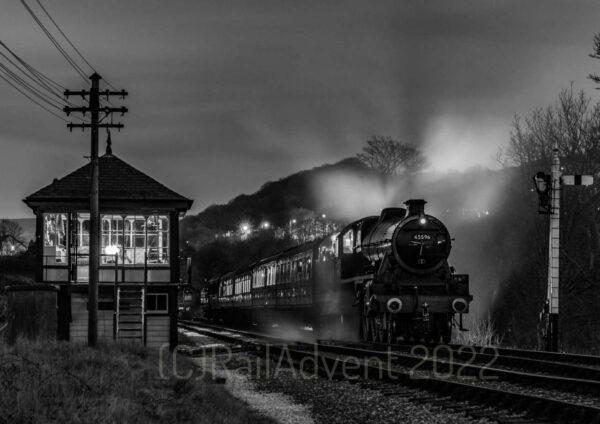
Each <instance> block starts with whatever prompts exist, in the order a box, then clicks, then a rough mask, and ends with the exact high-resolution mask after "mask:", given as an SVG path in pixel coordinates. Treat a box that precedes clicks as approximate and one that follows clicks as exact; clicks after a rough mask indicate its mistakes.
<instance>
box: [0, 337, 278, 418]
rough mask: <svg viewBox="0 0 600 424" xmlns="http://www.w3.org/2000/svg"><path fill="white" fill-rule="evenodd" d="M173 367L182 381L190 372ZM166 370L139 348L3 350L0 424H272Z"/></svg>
mask: <svg viewBox="0 0 600 424" xmlns="http://www.w3.org/2000/svg"><path fill="white" fill-rule="evenodd" d="M177 362H178V368H179V370H180V372H181V374H185V371H187V370H188V369H190V367H191V366H192V365H191V364H190V363H189V362H187V361H185V358H182V357H178V358H177ZM164 363H165V367H164V370H165V372H164V374H163V375H164V376H166V377H168V378H167V379H163V378H161V375H160V373H159V355H158V352H157V351H156V350H149V349H146V348H143V347H141V346H136V345H127V344H105V345H102V346H100V347H98V348H97V349H90V348H87V347H85V346H81V345H76V344H69V343H66V342H62V343H58V342H55V343H48V342H44V343H39V342H37V343H36V342H29V341H24V340H19V341H18V343H17V344H16V345H15V346H12V347H9V346H6V345H0V423H2V424H5V423H12V424H20V423H23V424H24V423H28V424H30V423H96V424H104V423H107V424H108V423H140V424H141V423H144V424H147V423H175V422H177V423H270V422H271V421H270V420H269V419H267V418H263V417H261V416H258V415H256V414H255V413H252V412H250V411H249V410H248V407H247V405H246V404H244V403H243V402H241V401H239V400H237V399H235V398H233V397H232V396H231V395H230V394H229V393H228V392H227V391H226V390H225V389H224V387H223V386H220V385H216V384H213V383H211V381H210V380H209V379H208V378H207V377H205V378H199V379H196V378H195V377H192V378H189V379H177V378H175V377H174V376H173V374H172V371H171V370H172V361H171V359H170V357H166V359H165V361H164ZM194 375H195V376H196V375H198V373H196V374H194Z"/></svg>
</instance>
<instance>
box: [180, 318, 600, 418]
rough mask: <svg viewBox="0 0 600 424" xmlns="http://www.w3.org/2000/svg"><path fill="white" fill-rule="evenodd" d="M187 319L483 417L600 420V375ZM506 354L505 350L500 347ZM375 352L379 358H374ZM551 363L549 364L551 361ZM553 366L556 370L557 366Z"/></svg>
mask: <svg viewBox="0 0 600 424" xmlns="http://www.w3.org/2000/svg"><path fill="white" fill-rule="evenodd" d="M181 325H182V326H184V328H187V329H188V330H190V331H203V332H204V333H205V334H206V333H210V335H211V336H212V337H215V338H219V339H221V340H224V341H227V342H230V343H236V344H242V345H245V346H247V347H248V350H252V351H253V352H254V353H257V354H259V355H262V356H271V357H272V358H277V357H279V358H282V357H283V356H284V355H287V357H288V358H290V359H291V360H292V361H293V363H294V366H298V367H299V370H300V369H303V370H304V371H308V372H314V371H315V369H314V365H311V364H313V363H316V364H319V365H317V371H318V373H319V375H321V376H324V377H327V378H331V379H344V380H348V381H351V382H355V383H356V384H361V385H365V387H367V386H368V387H371V388H372V387H375V388H378V390H380V391H381V392H382V393H384V394H385V395H386V396H388V395H389V396H402V397H408V398H409V399H411V400H413V399H414V400H415V401H417V402H419V401H422V402H426V403H431V404H433V405H438V406H441V407H442V408H445V409H449V410H452V411H457V410H458V411H460V412H465V413H467V414H468V415H470V416H472V417H475V418H481V417H487V418H490V419H493V420H495V421H497V422H505V423H509V422H510V423H527V422H538V421H532V420H545V421H547V422H578V423H600V398H599V397H598V396H599V395H600V380H598V379H590V378H570V377H566V376H562V375H556V374H548V375H544V374H532V373H531V372H526V371H519V370H509V369H504V368H499V367H492V366H489V364H488V363H487V362H484V364H483V365H477V364H475V362H476V361H475V360H473V361H468V360H467V361H465V360H464V359H465V358H463V360H462V361H461V359H460V355H458V358H457V357H455V355H454V354H453V353H452V352H454V349H456V351H457V352H458V350H460V347H457V346H454V347H453V346H449V347H447V349H446V352H447V356H446V357H443V356H439V357H437V358H435V359H434V358H433V357H432V358H426V357H418V356H417V355H414V354H410V353H403V352H401V349H397V347H398V345H394V346H392V347H391V349H389V350H387V351H383V350H382V349H381V346H377V347H378V348H377V349H364V348H363V347H356V346H348V345H345V344H338V343H335V342H327V343H324V342H318V343H307V342H300V343H297V342H295V343H290V341H289V340H285V339H283V338H280V337H271V336H265V335H263V334H260V333H254V332H248V331H238V330H234V329H229V328H228V329H223V328H219V327H217V326H211V327H212V328H210V329H207V328H206V327H205V326H204V325H203V324H198V323H193V324H190V323H189V322H188V323H187V324H186V323H182V324H181ZM198 327H200V328H198ZM485 355H486V354H485V352H484V353H481V354H480V356H479V357H477V358H476V359H477V360H478V361H486V360H488V359H489V358H488V357H486V356H485ZM498 357H499V358H500V357H502V356H501V354H500V353H498ZM306 358H312V359H314V362H313V361H307V360H306ZM350 358H353V359H352V369H350V368H349V367H348V364H349V361H350ZM375 358H377V359H378V360H379V361H374V359H375ZM503 358H504V357H503ZM467 359H469V358H467ZM504 361H508V359H504ZM519 361H521V362H519V366H524V365H528V366H531V365H532V362H523V361H535V359H534V358H519ZM542 361H544V362H545V363H546V362H553V366H554V367H555V368H553V369H557V370H559V371H558V372H560V373H565V374H566V373H568V370H569V369H575V368H569V367H574V365H570V364H565V363H561V362H559V361H546V360H542ZM373 362H375V363H373ZM554 363H559V364H561V366H556V365H555V364H554ZM307 364H308V365H307ZM311 366H312V368H311ZM543 366H544V367H549V365H548V364H546V365H543ZM545 369H546V371H547V372H550V371H549V370H550V369H551V368H545ZM332 370H333V371H332ZM580 372H582V371H580ZM590 375H591V374H590ZM594 376H595V375H594ZM482 377H485V378H482ZM588 377H589V376H588ZM581 393H585V395H582V394H581Z"/></svg>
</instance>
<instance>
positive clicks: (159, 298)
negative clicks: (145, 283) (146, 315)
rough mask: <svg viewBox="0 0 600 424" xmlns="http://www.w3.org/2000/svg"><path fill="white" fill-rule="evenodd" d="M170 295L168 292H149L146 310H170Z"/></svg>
mask: <svg viewBox="0 0 600 424" xmlns="http://www.w3.org/2000/svg"><path fill="white" fill-rule="evenodd" d="M168 299H169V295H168V294H166V293H148V295H147V297H146V310H147V311H148V312H165V313H166V312H168V307H167V305H168V304H169V302H168Z"/></svg>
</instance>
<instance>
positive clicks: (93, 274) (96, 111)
mask: <svg viewBox="0 0 600 424" xmlns="http://www.w3.org/2000/svg"><path fill="white" fill-rule="evenodd" d="M101 79H102V78H101V77H100V75H98V74H97V73H95V72H94V74H93V75H92V76H90V80H91V81H92V87H91V89H90V91H85V90H80V91H70V90H66V91H65V93H64V94H65V97H69V96H73V95H78V96H81V97H82V98H85V97H88V98H89V101H88V104H89V106H88V107H85V106H83V107H68V106H67V107H65V108H63V111H64V112H65V113H66V114H67V115H69V114H70V113H71V112H81V113H82V114H83V116H85V114H86V113H87V112H90V115H91V121H90V122H89V123H83V124H73V123H69V124H67V127H68V128H69V130H71V131H73V128H81V129H82V130H84V129H85V128H90V129H91V135H92V139H91V160H90V165H91V171H92V172H91V186H90V249H89V286H88V346H91V347H95V346H96V344H97V342H98V280H99V274H100V271H99V268H100V208H99V196H98V192H99V169H98V129H99V128H118V129H121V128H123V124H121V123H117V124H113V123H110V124H108V123H106V124H101V123H100V112H104V113H105V114H106V115H105V117H106V116H108V115H109V114H112V113H113V112H120V113H121V115H123V114H125V113H126V112H127V108H125V107H120V108H115V107H104V108H101V107H100V95H102V96H106V99H107V100H108V99H109V97H110V96H120V97H121V98H123V99H124V98H125V96H127V92H126V91H125V90H121V91H109V90H105V91H103V92H100V80H101Z"/></svg>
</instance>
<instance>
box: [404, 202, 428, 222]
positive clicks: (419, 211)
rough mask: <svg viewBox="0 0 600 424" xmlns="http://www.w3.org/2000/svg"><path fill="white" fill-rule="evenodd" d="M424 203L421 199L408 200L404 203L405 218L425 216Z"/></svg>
mask: <svg viewBox="0 0 600 424" xmlns="http://www.w3.org/2000/svg"><path fill="white" fill-rule="evenodd" d="M425 203H427V202H426V201H425V200H423V199H410V200H407V201H406V202H404V204H405V205H406V218H408V217H409V216H414V215H417V216H419V215H425Z"/></svg>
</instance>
